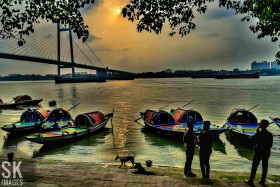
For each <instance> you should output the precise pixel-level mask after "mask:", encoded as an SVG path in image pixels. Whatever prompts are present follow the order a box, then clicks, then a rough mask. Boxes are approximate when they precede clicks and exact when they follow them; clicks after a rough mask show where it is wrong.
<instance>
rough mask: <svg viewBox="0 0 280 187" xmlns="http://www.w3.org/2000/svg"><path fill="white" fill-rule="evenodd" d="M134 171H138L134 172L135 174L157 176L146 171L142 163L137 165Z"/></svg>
mask: <svg viewBox="0 0 280 187" xmlns="http://www.w3.org/2000/svg"><path fill="white" fill-rule="evenodd" d="M134 169H137V170H136V171H132V173H134V174H144V175H156V173H155V172H152V171H146V170H145V168H143V166H142V165H141V164H140V163H135V166H134Z"/></svg>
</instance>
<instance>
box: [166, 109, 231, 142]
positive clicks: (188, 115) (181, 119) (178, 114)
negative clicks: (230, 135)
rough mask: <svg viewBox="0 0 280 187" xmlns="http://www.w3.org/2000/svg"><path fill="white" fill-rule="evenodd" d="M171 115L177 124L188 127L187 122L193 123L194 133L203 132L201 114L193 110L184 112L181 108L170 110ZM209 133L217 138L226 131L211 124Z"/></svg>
mask: <svg viewBox="0 0 280 187" xmlns="http://www.w3.org/2000/svg"><path fill="white" fill-rule="evenodd" d="M171 115H172V117H173V118H174V120H175V121H176V122H177V123H182V124H186V125H188V123H189V122H191V121H193V122H194V125H193V127H194V131H195V132H196V131H201V130H203V118H202V116H201V114H200V113H199V112H197V111H195V110H184V109H181V108H177V109H176V110H174V109H172V110H171ZM209 131H210V132H211V133H212V134H213V135H215V136H219V135H220V134H221V133H223V132H225V131H226V128H223V127H219V126H217V125H212V124H211V125H210V129H209Z"/></svg>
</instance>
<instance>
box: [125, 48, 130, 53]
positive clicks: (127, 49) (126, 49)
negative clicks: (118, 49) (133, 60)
mask: <svg viewBox="0 0 280 187" xmlns="http://www.w3.org/2000/svg"><path fill="white" fill-rule="evenodd" d="M130 49H131V48H124V49H123V51H125V52H126V51H129V50H130Z"/></svg>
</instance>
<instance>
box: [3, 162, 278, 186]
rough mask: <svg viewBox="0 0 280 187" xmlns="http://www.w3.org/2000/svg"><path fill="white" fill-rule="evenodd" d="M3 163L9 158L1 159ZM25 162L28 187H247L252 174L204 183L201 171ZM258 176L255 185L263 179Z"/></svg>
mask: <svg viewBox="0 0 280 187" xmlns="http://www.w3.org/2000/svg"><path fill="white" fill-rule="evenodd" d="M0 160H1V162H3V161H5V158H3V157H2V158H1V159H0ZM15 161H16V162H19V161H22V164H21V166H20V171H21V173H22V175H23V182H24V186H201V185H206V186H208V185H210V186H247V185H246V184H245V183H244V182H243V181H244V179H247V178H248V176H249V173H237V172H224V171H211V174H210V177H211V179H210V180H204V179H201V173H200V171H199V170H194V172H195V173H196V174H197V177H196V178H183V177H182V175H183V168H175V167H165V166H152V167H146V166H144V164H142V165H143V166H144V168H145V169H146V170H147V171H153V172H155V173H156V176H153V175H149V176H148V175H139V174H133V173H132V172H131V171H133V169H131V167H130V166H131V164H130V163H128V166H125V167H123V168H119V165H118V164H119V163H118V162H117V163H116V164H93V163H87V162H83V163H78V162H61V161H43V160H37V159H15ZM260 177H261V176H260V175H259V174H258V175H257V177H256V179H255V183H256V186H260V185H259V184H258V182H257V181H258V180H259V179H260ZM267 185H268V186H279V185H280V175H268V180H267Z"/></svg>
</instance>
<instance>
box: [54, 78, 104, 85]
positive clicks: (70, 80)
mask: <svg viewBox="0 0 280 187" xmlns="http://www.w3.org/2000/svg"><path fill="white" fill-rule="evenodd" d="M54 80H55V83H57V84H58V83H80V82H106V80H107V78H106V77H93V76H92V77H91V76H88V77H85V76H80V77H79V76H77V77H70V76H54Z"/></svg>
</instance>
